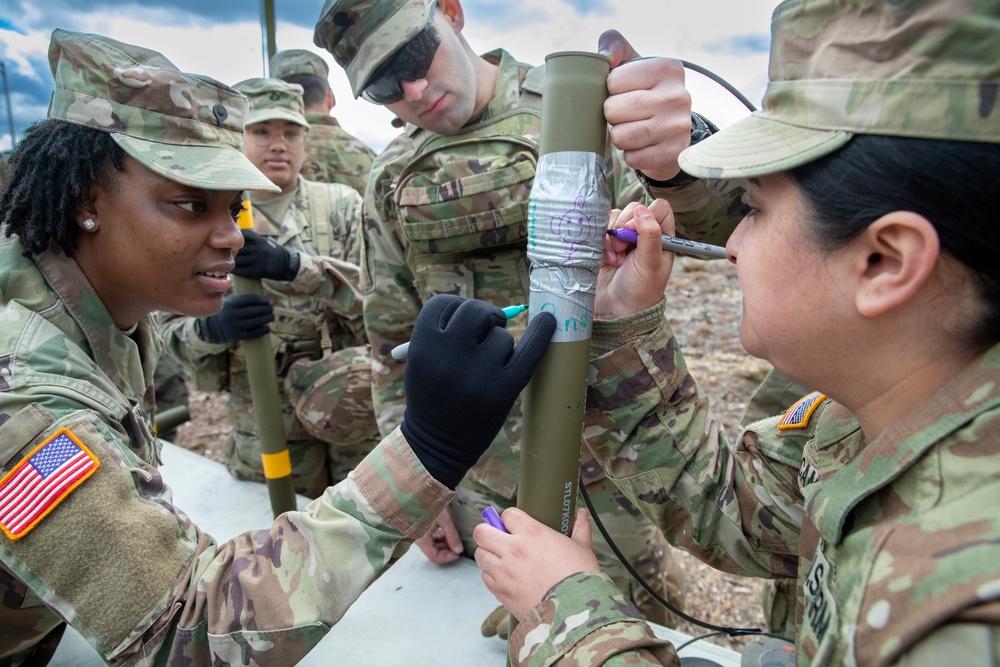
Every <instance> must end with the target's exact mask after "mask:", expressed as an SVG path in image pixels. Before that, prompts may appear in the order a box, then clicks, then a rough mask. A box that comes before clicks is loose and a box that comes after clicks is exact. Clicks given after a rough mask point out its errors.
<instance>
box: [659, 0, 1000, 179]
mask: <svg viewBox="0 0 1000 667" xmlns="http://www.w3.org/2000/svg"><path fill="white" fill-rule="evenodd" d="M769 78H770V82H769V83H768V85H767V91H766V93H765V95H764V101H763V105H762V109H761V110H759V111H756V112H754V113H753V114H751V115H750V116H749V117H747V118H743V119H741V120H739V121H737V122H736V123H734V124H733V125H731V126H729V127H727V128H725V129H723V130H722V131H721V132H719V133H718V134H716V135H714V136H712V137H710V138H708V139H706V140H704V141H702V142H700V143H698V144H696V145H694V146H692V147H690V148H688V149H687V150H685V151H684V152H682V153H681V155H680V158H679V160H678V162H679V163H680V166H681V168H682V169H683V170H684V171H685V172H687V173H689V174H691V175H693V176H699V177H702V178H741V177H742V178H751V177H754V176H763V175H765V174H772V173H776V172H780V171H787V170H788V169H792V168H794V167H797V166H800V165H803V164H806V163H808V162H811V161H813V160H815V159H817V158H819V157H822V156H824V155H826V154H828V153H831V152H833V151H835V150H837V149H838V148H840V147H841V146H843V145H844V144H845V143H847V141H848V140H849V139H850V138H851V137H852V136H853V135H855V134H878V135H887V136H896V137H921V138H926V139H951V140H959V141H976V142H988V143H997V142H1000V105H998V104H997V102H998V101H1000V100H998V94H997V93H998V88H1000V0H951V1H949V2H941V1H940V0H786V2H783V3H781V5H779V6H778V7H777V8H776V9H775V10H774V14H773V16H772V19H771V59H770V65H769Z"/></svg>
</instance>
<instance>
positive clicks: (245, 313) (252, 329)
mask: <svg viewBox="0 0 1000 667" xmlns="http://www.w3.org/2000/svg"><path fill="white" fill-rule="evenodd" d="M273 321H274V306H272V305H271V304H270V303H268V301H267V299H265V298H264V297H262V296H258V295H256V294H241V295H240V296H234V297H232V298H229V299H226V300H225V301H223V302H222V310H220V311H219V312H217V313H216V314H215V315H209V316H208V317H201V318H199V319H198V331H199V333H201V337H202V338H204V339H205V340H207V341H208V342H209V343H229V342H232V341H234V340H252V339H254V338H260V337H261V336H263V335H264V334H266V333H267V332H268V331H270V330H271V327H269V326H267V324H268V322H273Z"/></svg>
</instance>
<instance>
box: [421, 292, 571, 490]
mask: <svg viewBox="0 0 1000 667" xmlns="http://www.w3.org/2000/svg"><path fill="white" fill-rule="evenodd" d="M506 324H507V318H506V317H505V316H504V314H503V311H502V310H500V309H499V308H497V307H496V306H491V305H489V304H487V303H484V302H482V301H475V300H471V299H468V300H467V299H463V298H461V297H457V296H453V295H450V294H439V295H437V296H434V297H432V298H431V299H429V300H428V301H427V303H426V304H424V307H423V309H422V310H421V311H420V316H419V317H418V318H417V324H416V327H415V328H414V330H413V337H412V338H411V339H410V348H409V351H408V352H407V357H406V372H405V376H404V380H403V382H404V385H405V388H406V413H405V414H404V415H403V424H402V431H403V436H404V437H405V438H406V441H407V442H408V443H410V447H411V448H412V449H413V451H414V453H415V454H416V455H417V458H419V459H420V462H421V463H423V464H424V467H425V468H427V471H428V472H430V474H431V475H433V476H434V478H435V479H437V480H438V481H439V482H441V483H442V484H444V485H445V486H447V487H448V488H451V489H454V488H455V487H457V486H458V483H459V482H460V481H462V478H463V477H465V473H466V472H467V471H468V470H469V468H471V467H472V466H473V465H474V464H475V463H476V461H478V460H479V457H480V456H482V454H483V452H485V451H486V448H487V447H489V446H490V443H491V442H493V438H495V437H496V435H497V433H499V432H500V427H501V426H503V423H504V420H505V419H506V418H507V414H508V413H509V412H510V409H511V406H512V405H513V404H514V401H515V399H517V396H518V394H520V393H521V390H522V389H524V387H525V385H527V384H528V380H529V379H531V374H532V373H534V371H535V367H536V366H538V362H539V361H541V358H542V353H543V352H545V348H546V347H547V346H548V344H549V340H550V339H551V338H552V334H553V332H554V331H555V328H556V320H555V318H554V317H552V315H550V314H549V313H541V314H539V315H538V316H536V317H534V318H532V320H531V322H530V323H529V324H528V328H527V329H526V330H525V332H524V336H523V337H522V338H521V342H520V343H518V345H517V347H516V348H515V347H514V338H513V336H511V335H510V333H509V332H507V331H506V330H505V329H504V327H505V326H506Z"/></svg>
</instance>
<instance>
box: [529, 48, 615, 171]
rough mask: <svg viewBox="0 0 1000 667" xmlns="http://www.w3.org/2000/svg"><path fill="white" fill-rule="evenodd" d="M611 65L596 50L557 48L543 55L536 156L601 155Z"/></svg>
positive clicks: (604, 134)
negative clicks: (576, 153)
mask: <svg viewBox="0 0 1000 667" xmlns="http://www.w3.org/2000/svg"><path fill="white" fill-rule="evenodd" d="M610 68H611V61H610V60H609V59H608V57H607V56H605V55H602V54H599V53H588V52H585V51H560V52H558V53H550V54H549V55H547V56H546V57H545V87H544V89H543V91H542V136H541V140H540V142H539V146H538V155H539V156H542V155H546V154H548V153H558V152H561V151H586V152H589V153H597V154H598V155H604V151H605V148H606V147H607V137H608V121H607V119H605V118H604V100H606V99H607V97H608V72H609V71H610ZM546 119H549V122H547V123H546V122H545V120H546Z"/></svg>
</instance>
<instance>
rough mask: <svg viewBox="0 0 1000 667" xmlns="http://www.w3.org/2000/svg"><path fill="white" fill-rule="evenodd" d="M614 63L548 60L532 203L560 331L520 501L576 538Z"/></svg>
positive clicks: (541, 383)
mask: <svg viewBox="0 0 1000 667" xmlns="http://www.w3.org/2000/svg"><path fill="white" fill-rule="evenodd" d="M609 68H610V61H609V59H608V58H607V57H605V56H603V55H599V54H596V53H580V52H560V53H553V54H550V55H549V56H547V57H546V59H545V87H544V91H543V94H542V123H541V143H540V147H539V159H538V169H537V172H536V175H535V180H534V183H533V185H532V189H531V195H530V197H529V201H528V259H529V260H530V262H531V269H530V282H531V294H530V301H529V311H528V312H529V314H530V316H531V317H535V316H537V315H538V314H539V313H541V312H545V311H548V312H551V313H552V314H553V315H554V316H555V318H556V331H555V334H554V336H553V338H552V342H551V343H550V344H549V346H548V349H547V350H546V352H545V355H544V356H543V357H542V360H541V363H540V364H539V366H538V369H537V370H536V371H535V374H534V376H533V377H532V379H531V381H530V382H529V383H528V386H527V388H526V390H525V394H524V398H523V402H522V406H523V407H522V409H523V417H524V421H523V429H524V430H523V433H522V439H521V455H520V477H519V481H518V494H517V506H518V507H519V508H520V509H522V510H524V511H525V512H527V513H528V514H529V515H531V516H532V517H534V518H535V519H536V520H538V521H541V522H542V523H544V524H546V525H547V526H549V527H551V528H554V529H556V530H559V531H561V532H563V533H564V534H567V535H568V534H569V533H570V532H571V531H572V528H573V518H574V515H575V513H576V498H577V492H578V490H579V489H578V485H579V475H580V448H581V446H582V444H583V414H584V404H585V401H586V395H587V370H588V368H589V363H590V340H591V334H592V328H593V313H594V299H595V296H596V290H597V273H598V270H599V269H600V266H601V255H602V252H603V249H604V236H605V228H606V226H607V220H608V214H609V212H610V209H611V194H610V191H609V189H608V186H607V182H606V180H605V174H606V160H605V146H606V145H607V122H606V120H605V118H604V100H605V99H606V98H607V96H608V92H607V78H608V71H609ZM511 631H513V622H512V627H511Z"/></svg>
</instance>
